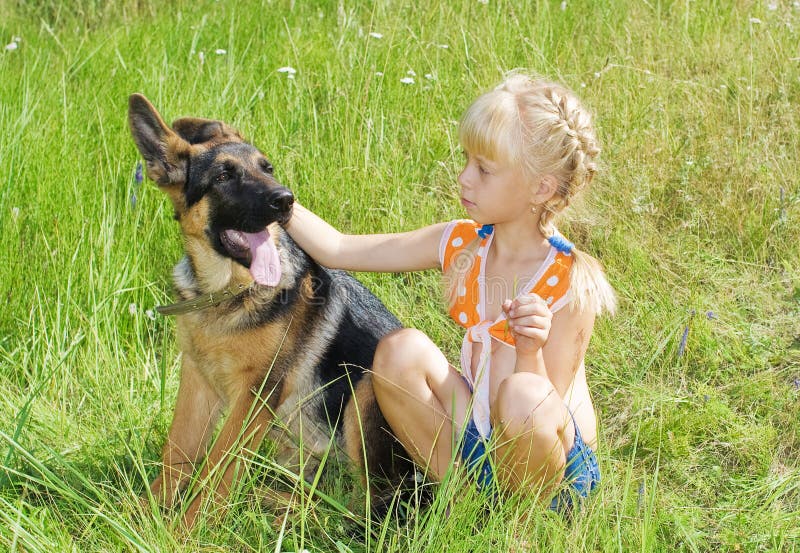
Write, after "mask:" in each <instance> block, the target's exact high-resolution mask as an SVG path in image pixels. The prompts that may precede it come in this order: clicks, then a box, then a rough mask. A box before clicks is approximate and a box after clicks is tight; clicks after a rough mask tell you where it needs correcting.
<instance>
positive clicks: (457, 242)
mask: <svg viewBox="0 0 800 553" xmlns="http://www.w3.org/2000/svg"><path fill="white" fill-rule="evenodd" d="M450 243H451V244H452V245H453V247H454V248H457V247H459V246H460V245H461V244H463V243H464V239H463V238H455V239H453V241H452V242H450Z"/></svg>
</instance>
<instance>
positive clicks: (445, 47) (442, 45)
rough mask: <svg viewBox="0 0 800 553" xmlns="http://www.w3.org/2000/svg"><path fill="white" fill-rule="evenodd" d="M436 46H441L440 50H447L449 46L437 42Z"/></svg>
mask: <svg viewBox="0 0 800 553" xmlns="http://www.w3.org/2000/svg"><path fill="white" fill-rule="evenodd" d="M436 46H437V47H439V48H441V49H442V50H447V49H448V48H450V46H448V45H447V44H437V45H436Z"/></svg>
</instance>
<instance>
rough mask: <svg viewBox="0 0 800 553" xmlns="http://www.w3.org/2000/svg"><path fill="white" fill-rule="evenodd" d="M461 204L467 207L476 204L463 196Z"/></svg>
mask: <svg viewBox="0 0 800 553" xmlns="http://www.w3.org/2000/svg"><path fill="white" fill-rule="evenodd" d="M461 205H463V206H464V207H467V208H470V207H475V204H474V203H472V202H471V201H469V200H467V199H466V198H461Z"/></svg>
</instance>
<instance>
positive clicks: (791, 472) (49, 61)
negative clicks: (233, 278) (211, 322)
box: [0, 0, 800, 552]
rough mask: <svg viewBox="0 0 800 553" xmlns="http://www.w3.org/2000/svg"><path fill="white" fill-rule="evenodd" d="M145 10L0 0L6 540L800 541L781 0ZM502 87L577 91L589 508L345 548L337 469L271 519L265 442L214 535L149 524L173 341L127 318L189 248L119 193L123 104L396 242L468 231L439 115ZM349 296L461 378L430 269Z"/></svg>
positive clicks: (569, 230)
mask: <svg viewBox="0 0 800 553" xmlns="http://www.w3.org/2000/svg"><path fill="white" fill-rule="evenodd" d="M162 4H166V3H161V2H155V1H152V0H135V1H134V0H125V1H123V2H106V1H101V0H93V1H91V2H64V3H62V2H56V1H52V0H50V1H48V0H39V1H35V2H21V1H19V2H14V1H11V0H5V1H0V42H2V45H5V44H7V43H9V42H11V41H12V38H13V37H15V36H16V37H20V38H21V41H20V42H19V47H18V48H17V49H16V50H13V51H7V50H1V51H0V300H2V302H3V305H4V308H3V309H2V310H0V390H2V393H1V394H0V463H1V465H0V549H3V550H10V551H127V550H150V551H157V550H160V551H228V550H237V551H300V550H301V549H307V550H308V551H339V552H346V551H353V552H359V551H411V552H414V551H442V550H447V551H465V552H466V551H487V550H489V549H490V548H491V550H499V551H511V550H514V548H515V547H517V548H518V550H525V547H523V546H520V545H518V544H519V542H520V540H523V539H524V540H525V541H526V542H527V544H528V545H527V549H534V550H541V551H670V552H671V551H794V550H797V549H800V523H798V521H799V520H800V461H799V460H798V459H800V390H798V387H800V323H799V322H798V321H800V263H799V262H798V259H800V247H799V246H798V230H797V229H798V226H799V225H800V171H799V170H798V168H797V160H798V158H800V133H798V128H799V123H800V60H799V59H798V58H800V47H798V44H800V6H798V5H797V2H791V1H789V0H776V1H775V2H774V3H773V4H774V6H773V7H775V9H772V8H771V7H770V5H769V4H770V2H751V1H738V2H728V1H723V0H717V1H713V0H708V1H705V2H690V1H674V2H669V1H659V0H650V1H649V2H644V1H642V2H635V1H623V0H609V1H607V2H592V1H589V0H568V1H567V2H566V9H565V10H562V9H561V2H559V1H556V0H552V1H522V2H500V1H489V2H488V3H487V4H483V3H481V2H477V1H472V0H455V1H453V2H446V3H441V4H440V3H437V2H432V3H416V2H386V1H375V2H345V1H341V2H326V1H323V0H316V1H313V2H294V1H291V2H290V1H277V0H276V1H274V2H271V1H266V0H265V1H262V2H256V1H246V2H235V3H234V2H227V3H226V2H212V1H198V2H179V3H178V5H177V6H176V7H173V8H167V7H164V6H163V5H162ZM416 4H420V6H416ZM370 32H379V33H382V34H383V38H380V39H377V38H373V37H370V35H369V33H370ZM442 45H447V48H444V47H442ZM217 49H224V50H226V54H224V55H218V54H215V50H217ZM200 52H203V53H204V61H201V59H200V56H199V53H200ZM287 65H288V66H292V67H294V68H296V69H297V74H296V76H295V78H294V79H293V80H290V79H288V78H287V76H286V75H285V74H282V73H278V72H277V71H276V70H277V69H278V68H280V67H282V66H287ZM517 67H521V68H526V69H528V70H531V71H536V72H539V73H541V74H544V75H547V76H549V77H551V78H555V79H559V80H561V81H564V82H565V83H567V84H568V85H570V86H572V87H573V88H574V89H575V90H576V91H578V93H579V94H580V95H581V96H582V98H583V99H584V100H585V103H586V104H587V105H589V106H591V108H592V109H593V110H594V112H595V113H596V122H597V127H598V132H599V135H600V138H601V142H602V144H603V167H602V172H601V174H600V175H599V176H598V178H597V179H596V180H595V183H594V184H593V188H592V189H591V190H590V191H589V192H588V193H587V195H586V197H585V202H583V204H582V205H581V206H579V208H578V209H577V210H576V211H575V212H573V213H572V214H571V217H570V219H569V221H564V222H562V223H561V227H562V230H563V231H564V232H565V234H566V235H567V236H569V237H572V238H574V239H575V240H576V241H577V242H578V244H579V246H581V247H582V248H584V249H586V250H588V251H590V252H591V253H593V254H594V255H596V256H597V257H599V258H600V259H601V260H602V262H603V263H604V264H605V266H606V268H607V271H608V275H609V278H610V280H611V281H612V283H613V285H614V286H615V288H616V290H617V291H618V293H619V297H620V310H619V314H618V315H617V316H616V317H615V318H613V319H604V320H601V321H599V322H598V324H597V327H596V331H595V336H594V339H593V341H592V344H591V346H590V350H589V354H588V357H587V364H588V368H589V377H590V386H591V387H592V390H593V393H594V398H595V402H596V406H597V408H598V411H599V415H600V421H601V429H600V437H601V445H600V461H601V466H602V469H603V477H604V482H603V485H602V487H601V489H600V491H599V493H598V494H597V495H596V496H595V497H594V499H593V500H592V501H591V503H590V505H589V507H588V509H587V510H586V512H584V513H581V514H580V515H579V516H577V517H576V519H575V520H574V521H573V523H572V524H566V523H564V522H563V521H562V520H560V519H558V518H557V517H555V516H553V515H552V514H550V513H547V512H543V511H541V510H539V509H537V508H536V507H534V506H532V505H531V504H529V503H526V502H525V501H524V500H519V498H512V499H510V500H509V501H505V502H501V503H499V504H497V505H495V506H494V507H493V509H492V510H490V511H485V510H484V508H483V504H482V502H481V500H480V498H479V497H477V496H476V495H475V494H473V493H472V492H471V491H467V492H464V491H463V489H459V488H458V487H455V486H445V487H444V488H443V489H442V490H440V492H439V493H438V494H437V498H436V502H435V503H434V506H433V507H432V508H430V509H428V510H423V511H420V512H412V516H410V517H409V518H408V519H407V520H405V521H401V522H397V521H395V520H394V519H391V518H390V519H387V520H383V521H381V520H377V521H370V524H369V527H370V531H368V532H366V533H365V532H364V531H355V530H354V528H357V527H358V525H357V524H353V523H352V522H350V521H349V520H348V519H347V517H346V516H345V515H344V514H343V511H345V510H346V509H351V508H352V509H353V510H354V512H355V511H358V508H359V505H360V507H361V514H362V515H363V499H361V498H360V497H361V496H360V495H359V494H360V492H359V490H358V489H357V488H355V487H354V486H353V484H352V482H351V481H350V479H349V478H348V477H346V476H345V475H344V471H343V470H342V469H341V468H339V469H337V467H331V468H332V469H334V470H332V471H331V472H330V474H329V475H327V476H325V477H323V478H322V480H321V481H320V482H319V487H318V490H319V491H320V492H322V493H323V494H324V495H315V496H313V497H312V498H309V499H307V500H304V501H303V502H302V506H301V508H300V513H299V514H297V515H293V516H289V517H286V518H285V519H284V521H285V524H284V526H283V527H280V526H279V525H278V526H277V527H276V525H275V524H273V520H274V519H275V516H276V513H275V512H274V511H272V510H269V509H266V508H264V507H262V506H261V504H260V502H259V500H258V499H257V497H258V490H259V489H263V488H264V487H266V486H269V485H270V483H271V482H272V481H273V480H275V479H283V480H286V475H283V476H282V471H281V470H280V468H279V467H276V466H275V465H274V464H273V463H272V461H271V457H270V453H269V448H268V447H265V448H263V450H262V451H261V453H260V455H259V457H258V459H257V460H256V463H255V464H254V467H253V470H252V472H251V476H250V477H249V478H248V480H247V481H246V482H245V484H244V485H243V487H242V490H241V491H240V492H239V493H235V494H234V495H233V497H232V498H231V507H230V509H229V511H228V513H227V515H225V519H224V521H222V522H220V521H216V522H214V521H213V519H211V518H209V519H207V521H206V520H205V519H204V520H203V521H201V524H200V525H199V527H198V528H197V529H196V530H195V531H194V532H192V533H191V534H189V535H186V534H185V533H182V532H180V531H178V530H176V529H174V528H173V526H172V524H173V518H174V517H173V514H172V513H161V512H159V511H158V510H157V509H153V508H151V507H150V506H143V505H142V504H140V502H139V496H140V495H141V494H142V493H143V491H144V490H145V488H146V483H147V481H148V480H149V479H151V478H152V477H153V476H154V475H155V471H156V470H157V467H156V463H157V460H158V456H159V451H160V446H161V444H162V443H163V441H164V439H165V434H166V429H167V426H168V424H169V420H170V417H171V413H172V407H173V403H174V398H175V393H176V390H177V376H178V375H177V367H178V364H177V362H176V355H177V351H176V347H175V342H174V334H173V331H174V328H173V322H172V321H171V320H167V319H164V318H161V317H155V318H154V319H151V318H150V317H149V316H148V315H147V313H146V311H147V310H149V309H152V307H153V306H154V305H156V304H159V303H164V302H167V301H168V298H169V290H170V283H169V278H170V277H169V275H170V270H171V265H172V263H173V262H174V261H176V260H177V259H178V258H179V256H180V242H179V235H178V232H177V228H176V225H175V224H174V222H173V221H172V220H171V210H170V209H169V207H168V205H167V203H168V202H167V200H166V199H165V198H164V197H163V196H162V195H161V193H160V192H159V191H158V190H156V189H155V187H153V186H152V185H150V184H148V183H145V184H144V186H142V187H141V188H139V187H137V186H136V183H135V182H134V178H133V175H134V168H135V166H136V163H137V160H138V154H137V152H136V149H135V147H134V145H133V142H132V140H131V138H130V135H129V132H128V130H127V123H126V109H127V96H128V95H129V94H130V93H132V92H135V91H138V92H143V93H145V94H146V95H147V96H148V97H149V98H150V99H151V100H152V101H153V102H154V104H155V105H156V106H157V107H158V108H159V109H160V110H161V111H162V113H163V114H164V115H165V117H167V118H168V119H172V118H175V117H178V116H181V115H196V116H205V117H216V118H220V119H224V120H226V121H228V122H231V123H232V124H234V125H235V126H237V127H238V128H240V129H241V130H242V131H243V133H244V134H245V135H246V136H248V137H250V138H251V139H252V141H253V142H254V143H255V144H257V145H258V146H259V147H261V148H262V149H263V150H264V151H265V152H266V153H267V154H268V156H269V157H270V158H271V159H272V161H273V163H274V165H275V167H276V171H277V174H278V177H279V178H280V179H281V180H282V181H283V182H284V183H286V184H287V185H289V186H291V187H292V188H293V189H294V190H295V192H296V193H297V195H298V197H299V198H300V200H301V201H302V202H303V203H304V204H305V205H307V206H309V207H310V208H312V209H314V210H315V211H317V212H318V213H320V214H321V215H322V216H324V217H325V218H326V219H327V220H329V221H330V222H332V223H333V224H334V225H335V226H337V227H338V228H340V229H343V230H347V231H351V232H370V231H373V232H374V231H401V230H408V229H412V228H415V227H418V226H421V225H425V224H429V223H432V222H434V221H441V220H446V219H449V218H454V217H458V216H462V215H463V213H462V212H461V210H460V209H459V207H458V202H457V198H456V185H455V175H456V174H457V171H458V170H459V165H460V163H461V157H460V155H459V153H458V148H457V142H456V130H457V129H456V125H455V121H456V120H457V119H458V118H459V116H460V114H461V112H462V110H463V109H464V108H465V107H466V106H467V105H468V103H469V102H470V101H471V100H472V99H473V98H474V97H475V96H476V95H477V94H479V93H480V92H481V91H483V90H485V89H486V88H488V87H490V86H492V85H493V84H494V83H495V82H497V81H498V80H499V79H500V78H501V76H502V74H503V72H504V71H506V70H509V69H512V68H517ZM409 70H413V71H414V72H415V73H416V77H415V81H416V82H415V84H413V85H404V84H402V83H401V82H400V79H401V78H403V77H405V76H406V75H407V72H408V71H409ZM379 72H380V73H382V74H383V75H382V76H381V75H378V74H377V73H379ZM425 74H431V75H432V76H434V77H435V78H434V79H427V78H426V77H425V76H424V75H425ZM132 194H135V195H136V202H135V205H134V204H133V202H132V201H131V197H132ZM358 276H359V278H361V279H362V280H363V281H364V282H366V283H367V284H368V285H369V286H370V287H371V289H373V290H374V291H375V292H376V294H378V296H380V297H381V298H382V299H383V300H384V302H385V303H386V304H387V305H388V306H389V307H390V308H391V309H392V310H393V311H394V312H396V313H397V314H398V315H399V316H400V318H401V319H402V320H403V322H404V323H405V324H406V325H409V326H414V327H417V328H420V329H422V330H423V331H425V332H427V333H428V334H429V335H431V336H432V337H433V338H434V339H435V340H436V341H437V342H438V343H439V344H441V346H442V347H443V348H444V350H445V351H446V352H447V353H448V355H449V356H450V358H451V359H455V358H456V355H457V347H458V344H459V343H460V332H459V330H458V329H457V328H456V327H454V326H453V325H451V324H450V323H449V322H448V321H447V318H446V316H445V314H444V312H443V310H442V309H441V306H440V302H439V300H438V299H437V291H438V280H437V275H436V274H434V273H419V274H410V275H372V274H370V275H358ZM709 311H711V312H713V313H714V317H712V318H709V317H708V316H707V313H708V312H709ZM691 313H695V314H694V316H692V315H691ZM687 325H689V333H688V339H687V342H686V347H685V352H684V353H683V355H679V345H680V340H681V337H682V335H683V333H684V328H685V327H686V326H687ZM298 490H299V488H298ZM450 503H453V506H452V507H451V508H450V510H449V516H446V515H445V511H446V509H445V508H446V507H447V505H448V504H450ZM523 512H530V516H529V517H528V518H527V521H526V522H522V521H521V518H522V517H520V516H518V515H519V514H520V513H523ZM206 522H208V524H206ZM515 544H517V545H515Z"/></svg>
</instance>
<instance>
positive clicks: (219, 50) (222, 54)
mask: <svg viewBox="0 0 800 553" xmlns="http://www.w3.org/2000/svg"><path fill="white" fill-rule="evenodd" d="M214 53H215V54H216V55H218V56H224V55H225V54H227V53H228V51H227V50H223V49H222V48H217V49H216V50H214Z"/></svg>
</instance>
